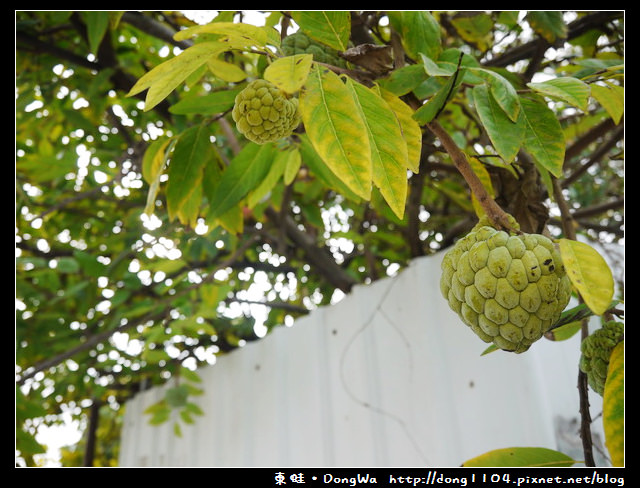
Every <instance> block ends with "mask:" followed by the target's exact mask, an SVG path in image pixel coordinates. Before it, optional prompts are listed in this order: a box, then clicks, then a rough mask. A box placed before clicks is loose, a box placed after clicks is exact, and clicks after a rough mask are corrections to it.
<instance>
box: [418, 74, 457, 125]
mask: <svg viewBox="0 0 640 488" xmlns="http://www.w3.org/2000/svg"><path fill="white" fill-rule="evenodd" d="M462 78H464V70H463V69H461V70H460V72H458V73H457V75H454V76H451V77H449V78H448V79H447V82H446V83H445V84H444V85H442V86H441V87H440V89H439V90H438V91H437V92H436V94H435V95H434V96H432V97H431V98H430V99H429V100H428V101H427V102H426V103H425V104H424V105H422V106H421V107H420V108H419V109H418V110H416V111H415V113H414V114H413V118H414V119H415V120H416V121H417V122H418V123H419V124H421V125H423V124H428V123H429V122H431V121H432V120H433V119H434V118H435V117H436V116H437V115H438V114H439V113H440V112H441V111H442V109H443V108H444V106H445V105H446V104H447V102H448V101H449V100H451V98H452V97H453V96H454V95H455V93H456V92H457V91H458V88H459V87H460V84H461V83H462Z"/></svg>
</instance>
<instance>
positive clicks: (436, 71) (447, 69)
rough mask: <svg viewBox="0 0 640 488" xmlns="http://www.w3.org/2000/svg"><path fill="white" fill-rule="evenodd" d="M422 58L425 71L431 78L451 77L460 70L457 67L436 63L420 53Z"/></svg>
mask: <svg viewBox="0 0 640 488" xmlns="http://www.w3.org/2000/svg"><path fill="white" fill-rule="evenodd" d="M420 57H421V58H422V65H423V67H424V71H425V72H426V73H427V74H428V75H429V76H451V75H453V74H454V73H455V72H456V70H457V69H458V67H457V65H455V64H449V63H443V64H440V63H436V62H435V61H434V60H432V59H431V58H429V57H427V56H425V55H424V54H422V53H420Z"/></svg>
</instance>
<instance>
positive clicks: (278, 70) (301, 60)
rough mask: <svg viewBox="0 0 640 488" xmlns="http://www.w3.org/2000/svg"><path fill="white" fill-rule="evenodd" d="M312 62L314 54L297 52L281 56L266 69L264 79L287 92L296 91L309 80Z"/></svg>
mask: <svg viewBox="0 0 640 488" xmlns="http://www.w3.org/2000/svg"><path fill="white" fill-rule="evenodd" d="M312 62H313V54H295V55H293V56H286V57H284V58H279V59H277V60H276V61H274V62H273V63H271V64H270V65H269V66H268V67H267V69H265V70H264V79H265V80H267V81H270V82H271V83H273V84H274V85H276V86H277V87H278V88H280V89H281V90H283V91H284V92H286V93H289V94H292V93H295V92H297V91H298V90H300V88H302V85H304V83H305V81H307V77H308V76H309V70H310V69H311V63H312Z"/></svg>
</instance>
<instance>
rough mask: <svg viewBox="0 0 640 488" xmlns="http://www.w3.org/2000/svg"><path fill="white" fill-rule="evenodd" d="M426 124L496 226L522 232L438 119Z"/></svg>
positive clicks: (500, 228)
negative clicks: (514, 226) (497, 201)
mask: <svg viewBox="0 0 640 488" xmlns="http://www.w3.org/2000/svg"><path fill="white" fill-rule="evenodd" d="M426 125H427V127H428V128H429V130H430V131H431V132H433V133H434V134H435V136H436V137H437V138H438V139H439V140H440V142H441V143H442V146H443V147H444V149H445V150H446V151H447V153H448V154H449V156H451V159H452V160H453V164H455V166H456V168H457V169H458V171H459V172H460V174H461V175H462V177H463V178H464V179H465V181H466V182H467V184H468V185H469V188H470V189H471V192H472V193H473V194H474V195H475V197H476V198H477V200H478V203H480V205H481V206H482V209H483V210H484V211H485V213H486V214H487V217H488V218H489V220H490V221H491V223H492V224H493V225H494V226H495V228H496V229H499V230H507V231H510V232H516V233H520V231H519V230H518V229H515V228H513V225H512V223H511V222H510V219H509V214H507V213H506V212H505V211H504V210H502V208H501V207H500V205H498V204H497V203H496V201H495V200H494V199H493V198H492V197H491V195H489V193H488V192H487V189H486V188H485V187H484V185H483V184H482V182H481V181H480V178H478V175H477V174H476V173H475V172H474V171H473V169H472V168H471V165H470V164H469V161H468V160H467V157H466V156H465V154H464V153H463V152H462V150H461V149H460V148H459V147H458V146H457V145H456V143H455V142H454V141H453V139H452V138H451V136H450V135H449V133H448V132H447V131H446V130H445V129H444V128H443V127H442V126H441V125H440V124H439V123H438V122H437V121H436V120H432V121H431V122H429V123H428V124H426Z"/></svg>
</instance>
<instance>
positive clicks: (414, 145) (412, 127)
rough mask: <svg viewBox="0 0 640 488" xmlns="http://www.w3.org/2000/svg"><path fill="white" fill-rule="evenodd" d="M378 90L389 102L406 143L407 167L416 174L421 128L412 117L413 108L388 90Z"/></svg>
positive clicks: (418, 161)
mask: <svg viewBox="0 0 640 488" xmlns="http://www.w3.org/2000/svg"><path fill="white" fill-rule="evenodd" d="M378 91H379V92H380V95H381V96H382V98H384V99H385V101H386V102H387V103H388V104H389V107H391V110H393V112H394V113H395V115H396V117H397V119H398V123H399V124H400V129H401V130H402V135H403V137H404V140H405V142H406V143H407V168H408V169H410V170H411V171H413V172H414V173H416V174H417V173H419V172H420V155H421V154H422V130H421V129H420V125H419V124H418V122H416V120H415V119H414V118H413V109H412V108H411V107H409V105H407V104H406V103H404V102H403V101H402V100H401V99H400V97H398V96H396V95H394V94H393V93H391V92H390V91H388V90H384V89H382V88H379V90H378Z"/></svg>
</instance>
